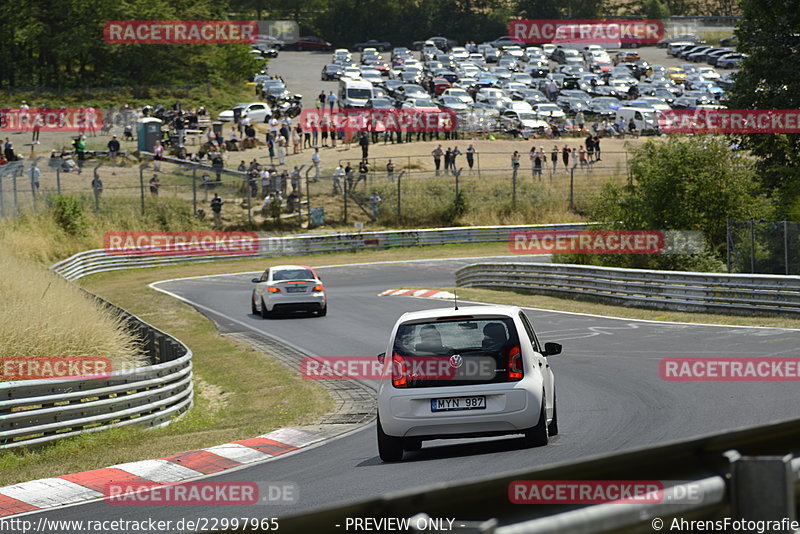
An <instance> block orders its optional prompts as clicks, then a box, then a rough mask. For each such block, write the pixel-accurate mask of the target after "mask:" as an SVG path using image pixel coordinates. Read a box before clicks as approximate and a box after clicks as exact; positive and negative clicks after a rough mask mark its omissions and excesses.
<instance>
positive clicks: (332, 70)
mask: <svg viewBox="0 0 800 534" xmlns="http://www.w3.org/2000/svg"><path fill="white" fill-rule="evenodd" d="M342 72H344V69H343V68H342V66H341V65H336V64H335V63H329V64H327V65H325V66H324V67H322V75H321V79H322V81H330V80H338V79H339V77H340V76H341V75H342Z"/></svg>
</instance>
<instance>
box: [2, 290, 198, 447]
mask: <svg viewBox="0 0 800 534" xmlns="http://www.w3.org/2000/svg"><path fill="white" fill-rule="evenodd" d="M93 297H94V296H93ZM94 298H96V299H98V301H100V302H101V303H102V304H103V305H105V306H108V307H109V308H111V309H112V310H114V312H116V313H117V314H119V315H120V316H121V317H122V318H123V320H124V324H125V325H126V326H127V327H128V328H129V329H130V330H131V331H133V332H134V333H135V334H137V336H138V338H139V339H140V340H141V347H142V349H143V352H144V353H145V354H146V356H147V360H148V362H149V365H147V366H145V367H139V368H134V369H120V370H115V371H112V372H111V373H109V374H108V375H102V377H97V378H90V377H85V379H80V380H75V379H65V380H49V379H48V380H18V381H13V382H0V449H14V448H18V447H30V446H36V445H41V444H44V443H48V442H52V441H54V440H58V439H63V438H66V437H71V436H76V435H78V434H83V433H88V432H96V431H99V430H105V429H107V428H113V427H119V426H125V425H134V424H135V425H142V426H164V425H167V424H169V423H170V422H172V421H173V420H174V419H175V418H177V417H179V416H180V415H182V414H183V413H185V412H186V411H187V410H188V409H189V408H190V407H191V405H192V395H193V389H192V351H191V350H190V349H189V348H188V347H187V346H186V345H184V344H183V343H181V342H180V341H178V340H177V339H175V338H173V337H171V336H169V335H167V334H165V333H164V332H161V331H160V330H158V329H156V328H154V327H152V326H150V325H149V324H147V323H145V322H144V321H142V320H141V319H139V318H138V317H136V316H135V315H131V314H129V313H128V312H126V311H125V310H123V309H121V308H118V307H116V306H114V305H113V304H110V303H108V302H106V301H103V300H102V299H100V298H99V297H94Z"/></svg>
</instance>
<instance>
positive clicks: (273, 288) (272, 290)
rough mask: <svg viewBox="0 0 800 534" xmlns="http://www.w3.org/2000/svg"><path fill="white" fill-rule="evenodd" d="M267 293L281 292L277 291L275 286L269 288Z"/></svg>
mask: <svg viewBox="0 0 800 534" xmlns="http://www.w3.org/2000/svg"><path fill="white" fill-rule="evenodd" d="M267 291H269V292H270V293H280V292H281V290H280V289H278V288H277V287H275V286H269V289H268V290H267Z"/></svg>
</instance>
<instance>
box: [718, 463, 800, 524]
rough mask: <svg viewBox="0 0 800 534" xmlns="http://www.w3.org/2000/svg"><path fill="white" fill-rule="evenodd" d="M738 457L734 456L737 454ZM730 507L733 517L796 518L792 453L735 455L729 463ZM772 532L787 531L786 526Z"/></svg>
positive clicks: (748, 518) (770, 519)
mask: <svg viewBox="0 0 800 534" xmlns="http://www.w3.org/2000/svg"><path fill="white" fill-rule="evenodd" d="M737 456H738V455H737ZM731 473H732V475H733V476H732V484H731V510H732V512H733V514H732V515H733V517H734V518H736V519H746V520H749V521H759V520H769V521H775V520H780V519H781V518H787V519H789V520H790V521H793V520H795V519H796V513H795V490H794V484H795V475H794V472H793V471H792V455H791V454H787V455H786V456H738V457H736V458H734V460H733V463H732V464H731ZM773 532H791V530H790V529H788V528H787V529H786V530H781V531H773Z"/></svg>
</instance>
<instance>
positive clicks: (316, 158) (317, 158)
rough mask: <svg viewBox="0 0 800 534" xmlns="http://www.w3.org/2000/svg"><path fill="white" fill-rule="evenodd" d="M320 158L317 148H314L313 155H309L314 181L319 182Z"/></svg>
mask: <svg viewBox="0 0 800 534" xmlns="http://www.w3.org/2000/svg"><path fill="white" fill-rule="evenodd" d="M321 160H322V158H320V155H319V148H316V147H315V148H314V153H313V154H311V163H312V164H313V165H314V181H315V182H316V181H317V180H319V166H320V162H321Z"/></svg>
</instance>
